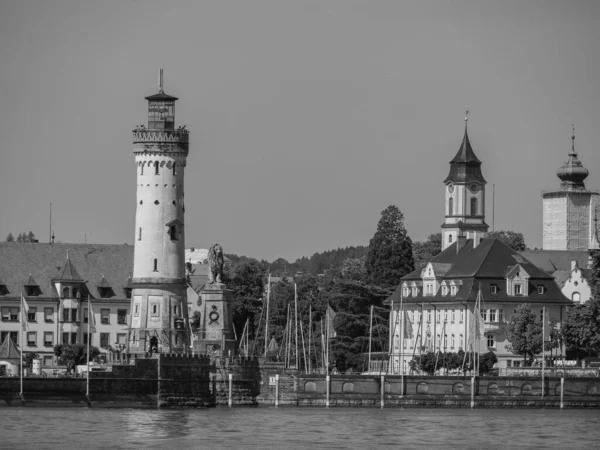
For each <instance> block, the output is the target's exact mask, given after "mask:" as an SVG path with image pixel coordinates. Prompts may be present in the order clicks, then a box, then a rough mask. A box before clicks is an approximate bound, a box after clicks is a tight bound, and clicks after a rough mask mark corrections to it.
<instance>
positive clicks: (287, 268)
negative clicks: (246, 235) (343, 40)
mask: <svg viewBox="0 0 600 450" xmlns="http://www.w3.org/2000/svg"><path fill="white" fill-rule="evenodd" d="M368 251H369V247H366V246H363V245H359V246H356V247H354V246H350V247H344V248H337V249H334V250H326V251H324V252H323V253H315V254H314V255H312V256H311V257H310V258H307V257H306V256H303V257H302V258H298V259H297V260H296V261H294V262H289V261H287V260H286V259H284V258H279V259H276V260H275V261H273V262H268V261H264V260H263V261H262V262H263V263H264V264H266V265H268V266H269V267H270V272H271V275H273V276H284V275H294V274H295V273H296V272H307V273H311V274H313V275H317V274H319V273H323V272H324V271H325V270H326V269H330V268H335V267H340V266H341V265H342V263H343V262H344V260H345V259H347V258H361V257H363V256H365V255H366V254H367V252H368ZM225 256H227V257H228V258H229V259H230V260H231V262H233V263H238V262H241V261H244V260H247V259H250V258H248V257H247V256H238V255H233V254H227V255H225Z"/></svg>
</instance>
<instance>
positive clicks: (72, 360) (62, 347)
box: [54, 344, 100, 373]
mask: <svg viewBox="0 0 600 450" xmlns="http://www.w3.org/2000/svg"><path fill="white" fill-rule="evenodd" d="M99 354H100V350H98V347H93V346H92V347H90V361H93V360H94V359H95V358H97V357H98V355H99ZM54 355H55V356H57V357H58V364H61V365H65V366H67V373H71V371H72V370H73V369H74V368H75V366H77V365H79V364H85V363H86V362H87V345H83V344H57V345H55V346H54Z"/></svg>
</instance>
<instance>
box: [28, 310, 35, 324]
mask: <svg viewBox="0 0 600 450" xmlns="http://www.w3.org/2000/svg"><path fill="white" fill-rule="evenodd" d="M36 313H37V308H32V307H29V311H27V322H37V320H36V318H35V315H36Z"/></svg>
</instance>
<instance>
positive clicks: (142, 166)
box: [140, 164, 144, 175]
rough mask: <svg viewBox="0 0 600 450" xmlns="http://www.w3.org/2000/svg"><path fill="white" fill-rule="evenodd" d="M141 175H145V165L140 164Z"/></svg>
mask: <svg viewBox="0 0 600 450" xmlns="http://www.w3.org/2000/svg"><path fill="white" fill-rule="evenodd" d="M140 175H144V165H143V164H142V165H141V166H140Z"/></svg>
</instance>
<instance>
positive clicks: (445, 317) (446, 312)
mask: <svg viewBox="0 0 600 450" xmlns="http://www.w3.org/2000/svg"><path fill="white" fill-rule="evenodd" d="M444 322H448V310H447V309H445V310H444Z"/></svg>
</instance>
